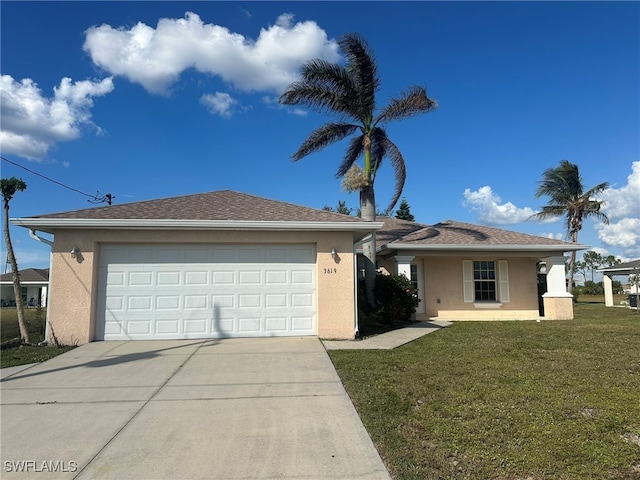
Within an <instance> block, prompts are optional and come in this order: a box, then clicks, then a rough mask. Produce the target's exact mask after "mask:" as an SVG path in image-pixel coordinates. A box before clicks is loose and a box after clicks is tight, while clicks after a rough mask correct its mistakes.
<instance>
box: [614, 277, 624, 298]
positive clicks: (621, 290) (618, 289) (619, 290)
mask: <svg viewBox="0 0 640 480" xmlns="http://www.w3.org/2000/svg"><path fill="white" fill-rule="evenodd" d="M611 291H612V292H613V293H614V294H616V295H617V294H620V293H624V287H623V286H622V282H620V281H618V280H612V281H611Z"/></svg>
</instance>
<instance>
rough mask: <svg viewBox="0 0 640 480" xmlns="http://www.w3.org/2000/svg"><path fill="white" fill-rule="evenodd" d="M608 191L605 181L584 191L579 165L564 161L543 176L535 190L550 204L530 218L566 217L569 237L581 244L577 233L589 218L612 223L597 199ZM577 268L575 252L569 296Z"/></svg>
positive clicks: (570, 266)
mask: <svg viewBox="0 0 640 480" xmlns="http://www.w3.org/2000/svg"><path fill="white" fill-rule="evenodd" d="M607 188H609V182H603V183H600V184H598V185H596V186H595V187H592V188H590V189H589V190H587V191H585V190H584V185H583V180H582V177H581V176H580V171H579V170H578V166H577V165H574V164H573V163H571V162H569V161H568V160H562V161H561V162H560V165H559V166H557V167H556V168H549V169H547V170H545V171H544V172H543V174H542V181H541V182H540V185H539V186H538V189H537V190H536V197H538V198H539V197H541V196H543V195H544V196H548V197H549V198H550V200H549V203H548V204H547V205H545V206H544V207H542V210H541V211H540V212H538V213H536V214H535V215H533V216H532V217H531V218H537V219H541V220H542V219H545V218H549V217H557V216H564V217H565V220H566V224H565V225H566V232H567V238H570V239H571V241H572V242H573V243H578V232H580V230H582V223H583V221H584V219H585V218H587V217H595V218H597V219H598V220H600V221H602V222H604V223H605V224H609V218H607V216H606V215H605V214H604V213H602V212H601V211H600V209H601V208H602V205H603V203H604V202H602V201H599V200H597V199H596V197H597V196H598V195H599V194H601V193H602V192H603V191H604V190H606V189H607ZM575 267H576V252H575V250H574V251H573V252H571V258H570V259H569V286H568V291H569V293H571V292H573V275H574V273H575Z"/></svg>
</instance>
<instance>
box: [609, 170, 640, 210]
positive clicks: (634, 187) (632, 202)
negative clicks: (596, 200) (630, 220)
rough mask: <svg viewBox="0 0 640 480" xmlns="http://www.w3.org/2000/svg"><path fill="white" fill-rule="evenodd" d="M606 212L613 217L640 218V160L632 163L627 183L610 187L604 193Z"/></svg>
mask: <svg viewBox="0 0 640 480" xmlns="http://www.w3.org/2000/svg"><path fill="white" fill-rule="evenodd" d="M602 199H603V200H604V201H605V204H604V206H603V208H602V210H603V211H604V213H605V214H606V215H607V216H608V217H609V219H613V218H624V217H638V218H640V200H639V199H640V161H637V162H633V163H632V164H631V174H630V175H629V176H628V177H627V184H626V185H625V186H623V187H620V188H609V189H607V190H605V191H604V192H603V193H602Z"/></svg>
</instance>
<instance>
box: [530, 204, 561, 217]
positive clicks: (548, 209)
mask: <svg viewBox="0 0 640 480" xmlns="http://www.w3.org/2000/svg"><path fill="white" fill-rule="evenodd" d="M566 214H567V207H566V206H565V205H545V206H544V207H542V210H540V211H539V212H536V213H534V214H533V215H531V216H530V217H529V218H530V219H532V220H547V219H549V218H552V217H562V216H564V215H566Z"/></svg>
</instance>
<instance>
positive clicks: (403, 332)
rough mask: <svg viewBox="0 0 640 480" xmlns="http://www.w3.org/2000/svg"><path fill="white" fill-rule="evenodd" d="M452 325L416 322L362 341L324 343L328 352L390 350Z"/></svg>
mask: <svg viewBox="0 0 640 480" xmlns="http://www.w3.org/2000/svg"><path fill="white" fill-rule="evenodd" d="M451 324H452V323H451V322H446V321H443V320H438V321H428V322H426V321H423V322H416V323H412V324H410V325H407V326H406V327H403V328H399V329H397V330H392V331H390V332H386V333H383V334H380V335H374V336H372V337H368V338H365V339H362V340H356V341H350V340H323V342H322V343H323V344H324V347H325V348H326V349H327V350H369V349H377V350H389V349H392V348H397V347H399V346H401V345H404V344H406V343H409V342H413V341H414V340H416V339H418V338H420V337H423V336H425V335H427V334H428V333H432V332H435V331H437V330H440V329H441V328H444V327H448V326H449V325H451Z"/></svg>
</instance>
